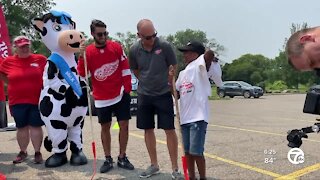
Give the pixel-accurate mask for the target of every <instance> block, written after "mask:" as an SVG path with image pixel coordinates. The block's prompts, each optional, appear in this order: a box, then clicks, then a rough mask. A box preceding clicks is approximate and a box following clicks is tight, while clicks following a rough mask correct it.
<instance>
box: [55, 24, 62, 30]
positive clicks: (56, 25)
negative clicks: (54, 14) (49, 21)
mask: <svg viewBox="0 0 320 180" xmlns="http://www.w3.org/2000/svg"><path fill="white" fill-rule="evenodd" d="M61 29H62V28H61V26H60V25H59V24H55V25H53V30H54V31H57V32H58V31H61Z"/></svg>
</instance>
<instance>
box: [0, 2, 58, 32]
mask: <svg viewBox="0 0 320 180" xmlns="http://www.w3.org/2000/svg"><path fill="white" fill-rule="evenodd" d="M0 2H1V4H2V5H3V11H4V15H5V18H6V22H7V26H8V29H9V34H10V37H11V38H12V37H14V36H18V35H20V34H25V35H27V36H29V37H34V36H35V31H34V28H33V27H32V24H31V21H32V19H33V18H35V17H39V16H41V15H42V14H43V13H44V12H47V11H49V10H50V9H51V7H52V6H54V5H55V3H54V2H53V0H27V1H26V0H0Z"/></svg>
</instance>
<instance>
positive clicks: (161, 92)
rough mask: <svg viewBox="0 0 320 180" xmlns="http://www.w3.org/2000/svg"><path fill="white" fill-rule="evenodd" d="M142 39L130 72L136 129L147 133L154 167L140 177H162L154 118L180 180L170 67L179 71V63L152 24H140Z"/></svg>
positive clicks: (132, 50) (132, 55) (144, 21)
mask: <svg viewBox="0 0 320 180" xmlns="http://www.w3.org/2000/svg"><path fill="white" fill-rule="evenodd" d="M137 30H138V33H137V35H138V37H139V38H140V39H139V41H137V42H136V43H135V44H134V45H133V46H132V47H131V48H130V52H129V63H130V69H131V70H132V71H133V72H134V75H135V76H136V77H137V78H138V80H139V85H138V89H137V92H138V111H137V128H139V129H143V130H144V132H145V133H144V138H145V143H146V147H147V150H148V153H149V157H150V160H151V165H150V166H149V167H148V168H147V169H146V170H145V171H144V172H142V174H141V175H140V177H141V178H148V177H150V176H152V175H154V174H157V173H159V164H158V159H157V150H156V138H155V133H154V128H155V119H154V116H155V114H156V115H157V117H158V118H157V128H158V129H163V130H164V131H165V134H166V137H167V145H168V150H169V155H170V160H171V165H172V171H173V172H172V178H173V179H176V178H179V177H181V173H180V172H179V168H178V139H177V135H176V132H175V127H174V111H173V99H172V95H171V88H172V87H171V83H170V82H172V81H171V80H172V78H173V76H170V75H169V72H168V71H169V66H170V65H172V66H173V67H174V69H175V68H176V64H177V60H176V56H175V53H174V51H173V48H172V47H171V45H170V44H169V43H168V42H167V41H165V40H163V39H160V38H158V37H157V31H156V30H155V28H154V26H153V23H152V21H150V20H149V19H142V20H140V21H139V22H138V24H137Z"/></svg>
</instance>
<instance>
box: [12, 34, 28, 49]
mask: <svg viewBox="0 0 320 180" xmlns="http://www.w3.org/2000/svg"><path fill="white" fill-rule="evenodd" d="M13 44H14V46H16V47H21V46H24V45H30V44H31V41H30V39H29V38H28V37H26V36H18V37H16V38H14V40H13Z"/></svg>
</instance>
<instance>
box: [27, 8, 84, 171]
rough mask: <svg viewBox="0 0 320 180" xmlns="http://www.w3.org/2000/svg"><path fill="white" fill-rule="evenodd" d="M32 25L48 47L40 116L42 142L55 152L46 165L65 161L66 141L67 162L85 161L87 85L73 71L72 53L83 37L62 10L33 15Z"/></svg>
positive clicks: (54, 164) (78, 163)
mask: <svg viewBox="0 0 320 180" xmlns="http://www.w3.org/2000/svg"><path fill="white" fill-rule="evenodd" d="M33 26H34V27H35V29H36V30H37V31H39V33H40V36H41V39H42V41H43V43H44V44H45V45H46V46H47V48H48V49H49V50H50V51H51V55H50V57H48V61H47V64H46V66H45V70H44V72H43V89H42V90H41V95H40V100H39V108H40V114H41V118H42V120H43V121H44V123H45V125H46V129H47V132H48V137H46V138H45V140H44V146H45V148H46V149H47V150H48V151H49V152H51V151H52V152H53V153H54V154H53V155H51V156H50V157H49V158H48V159H47V160H46V163H45V166H46V167H58V166H62V165H64V164H66V163H67V162H68V158H67V155H66V151H67V149H68V141H69V143H70V150H71V152H72V155H71V158H70V164H71V165H76V166H77V165H83V164H87V158H86V156H85V155H84V153H83V152H82V145H83V142H82V127H83V124H84V117H85V115H86V112H87V108H88V100H87V93H86V87H87V86H86V82H85V81H84V80H83V79H82V78H80V77H79V75H78V73H77V71H76V66H77V62H76V59H75V55H74V53H75V52H78V51H79V50H80V49H79V47H80V43H81V42H82V41H84V37H83V35H82V34H81V33H80V32H78V31H76V30H75V22H73V21H72V20H71V16H70V15H69V14H67V13H65V12H60V11H50V13H48V14H45V15H43V16H42V17H41V18H35V19H34V20H33Z"/></svg>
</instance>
